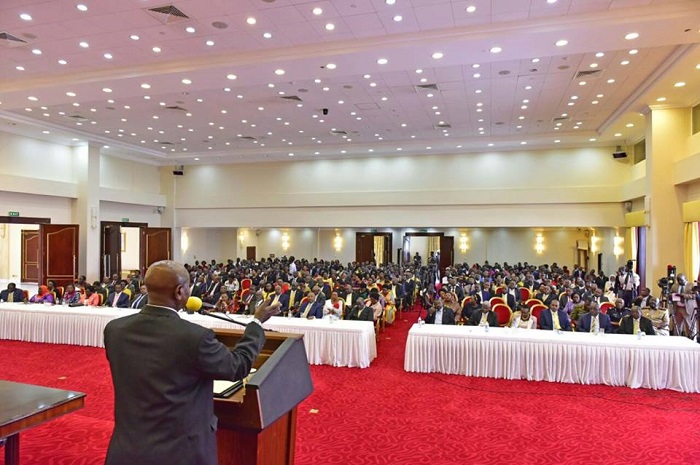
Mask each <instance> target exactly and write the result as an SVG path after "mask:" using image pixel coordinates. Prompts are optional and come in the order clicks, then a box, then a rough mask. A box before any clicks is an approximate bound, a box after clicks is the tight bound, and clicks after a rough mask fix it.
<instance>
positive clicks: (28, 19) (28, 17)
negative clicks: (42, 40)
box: [19, 13, 32, 21]
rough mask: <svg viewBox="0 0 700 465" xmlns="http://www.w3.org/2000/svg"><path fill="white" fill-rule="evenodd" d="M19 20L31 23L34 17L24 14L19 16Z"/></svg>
mask: <svg viewBox="0 0 700 465" xmlns="http://www.w3.org/2000/svg"><path fill="white" fill-rule="evenodd" d="M19 18H20V19H22V20H24V21H31V20H32V15H30V14H29V13H22V14H20V15H19Z"/></svg>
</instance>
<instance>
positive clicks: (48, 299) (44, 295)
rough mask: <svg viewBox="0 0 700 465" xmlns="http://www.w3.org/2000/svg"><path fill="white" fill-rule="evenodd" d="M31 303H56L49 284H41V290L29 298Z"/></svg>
mask: <svg viewBox="0 0 700 465" xmlns="http://www.w3.org/2000/svg"><path fill="white" fill-rule="evenodd" d="M29 302H30V303H33V304H55V303H56V301H55V300H54V296H53V294H52V293H51V292H49V288H48V286H43V285H42V286H39V290H38V292H37V293H36V294H34V295H33V296H32V298H31V299H29Z"/></svg>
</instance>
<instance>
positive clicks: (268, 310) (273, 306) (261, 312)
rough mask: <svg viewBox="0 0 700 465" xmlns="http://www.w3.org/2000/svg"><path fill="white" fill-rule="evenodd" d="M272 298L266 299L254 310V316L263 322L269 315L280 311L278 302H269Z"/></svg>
mask: <svg viewBox="0 0 700 465" xmlns="http://www.w3.org/2000/svg"><path fill="white" fill-rule="evenodd" d="M271 302H272V299H267V300H266V301H265V302H263V303H262V304H260V306H259V307H258V308H257V309H256V310H255V315H254V316H255V318H257V319H258V320H260V322H261V323H265V322H266V321H267V320H269V319H270V317H271V316H274V315H277V314H278V313H279V312H280V303H279V302H275V303H271Z"/></svg>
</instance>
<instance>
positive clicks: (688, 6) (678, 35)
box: [0, 0, 700, 164]
mask: <svg viewBox="0 0 700 465" xmlns="http://www.w3.org/2000/svg"><path fill="white" fill-rule="evenodd" d="M81 3H82V4H83V5H85V6H87V11H80V10H79V9H78V8H76V5H78V4H81ZM164 5H166V3H165V2H163V1H158V2H155V1H149V0H122V1H119V2H114V1H107V0H102V1H97V0H52V1H46V0H4V1H3V2H0V32H6V33H9V34H11V35H13V36H16V37H18V38H21V39H23V40H25V41H27V44H26V45H23V46H19V47H14V48H7V47H2V46H0V102H1V103H0V130H6V131H10V132H15V133H20V134H25V135H28V136H31V137H38V138H42V139H47V140H54V141H57V142H61V143H68V144H78V143H84V142H85V141H91V142H95V143H99V144H103V145H108V146H109V147H110V148H108V149H105V150H107V152H108V153H113V154H117V155H119V154H121V155H126V156H130V157H136V158H139V159H143V160H145V161H150V162H155V163H163V164H168V163H173V162H175V163H178V164H180V163H196V162H199V163H207V162H235V161H268V160H280V159H285V160H289V159H290V157H289V154H292V153H293V154H294V157H295V158H294V159H300V158H301V159H308V158H336V157H352V156H381V155H393V154H402V155H405V154H421V153H426V152H438V153H460V152H465V151H487V150H511V149H515V148H523V146H528V147H534V148H542V147H556V146H586V145H605V146H611V145H624V144H625V143H633V142H635V141H637V140H639V139H640V138H641V137H643V130H644V118H643V116H641V115H640V112H643V111H645V108H648V107H649V106H653V105H665V106H671V107H678V106H689V105H694V104H697V103H698V98H697V96H698V95H700V78H699V77H700V69H698V66H699V64H700V47H698V46H697V44H698V42H700V30H698V26H699V25H700V2H699V1H697V0H558V1H556V2H554V3H549V2H548V1H547V0H490V1H489V0H471V1H469V0H467V1H463V0H396V1H395V4H394V5H388V4H386V3H385V0H321V1H309V0H188V1H176V2H173V3H172V5H174V6H175V7H177V8H178V9H179V10H181V11H182V12H183V13H185V14H186V15H187V16H189V19H182V20H179V21H171V22H169V23H168V24H163V22H162V21H160V20H159V19H157V18H156V17H154V16H153V15H152V14H149V13H148V12H147V11H146V9H147V8H153V7H161V6H164ZM469 6H474V7H476V10H475V11H474V12H472V13H470V12H467V11H466V9H467V7H469ZM317 7H319V8H321V9H322V14H320V15H315V14H314V13H313V9H314V8H317ZM21 14H29V15H31V20H23V19H22V18H21V17H20V15H21ZM161 16H162V15H161ZM396 16H401V21H395V20H394V18H395V17H396ZM248 18H255V20H256V21H255V24H254V25H250V24H248V22H247V19H248ZM216 22H219V23H225V25H226V27H225V28H221V27H218V28H217V27H215V24H216ZM329 23H332V24H333V25H334V29H333V30H332V31H329V30H327V29H326V25H327V24H329ZM219 26H221V25H219ZM188 27H192V28H194V30H195V31H194V32H187V31H186V28H188ZM632 32H636V33H638V34H639V37H638V38H636V39H633V40H627V39H626V38H625V36H626V35H627V34H628V33H632ZM264 33H270V34H272V37H271V38H269V39H267V38H264V37H263V34H264ZM131 35H138V37H139V39H138V40H132V39H131V38H130V36H131ZM559 40H566V41H568V44H567V45H565V46H557V45H555V43H556V42H557V41H559ZM83 41H84V42H87V43H88V44H89V47H87V48H83V47H81V46H80V45H79V43H80V42H83ZM207 41H213V45H207V43H206V42H207ZM154 47H159V48H160V52H158V53H156V52H154V51H153V48H154ZM493 47H500V48H501V49H502V51H501V52H500V53H492V52H491V51H490V50H491V49H492V48H493ZM34 50H39V51H40V52H41V53H40V54H37V53H35V52H34ZM635 51H636V53H635ZM435 52H440V53H442V54H443V57H442V58H440V59H434V58H432V55H433V53H435ZM106 53H108V54H111V58H110V59H108V58H105V54H106ZM600 53H602V54H604V55H603V56H596V54H600ZM381 58H384V59H386V60H388V62H387V63H386V64H379V63H378V60H379V59H381ZM59 60H66V61H67V64H59ZM625 62H628V63H625ZM328 64H334V65H335V66H336V67H335V69H329V67H328V66H327V65H328ZM17 67H20V68H21V69H20V70H18V69H17ZM276 70H283V71H284V74H276ZM416 70H421V72H420V73H418V72H417V71H416ZM579 71H600V73H598V75H597V76H589V77H584V78H577V77H576V74H577V73H578V72H579ZM229 75H235V79H230V78H228V77H227V76H229ZM365 75H367V76H368V77H365ZM230 77H233V76H230ZM183 80H189V81H185V82H188V83H183ZM679 81H683V82H685V83H686V85H685V86H684V87H675V86H674V84H675V83H676V82H679ZM418 85H435V86H437V89H436V90H435V89H433V90H431V89H418V88H417V87H416V86H418ZM144 87H148V88H144ZM108 90H111V91H110V92H108ZM73 94H75V95H73ZM292 96H296V97H298V98H300V99H301V101H297V100H285V99H283V98H281V97H292ZM661 97H665V98H666V100H665V101H663V102H658V101H657V99H659V98H661ZM168 107H179V109H168ZM323 109H327V110H328V114H327V115H324V114H323ZM442 124H446V125H449V126H451V127H440V125H442ZM630 125H633V126H630ZM334 131H335V132H340V133H334ZM195 158H198V159H199V161H195Z"/></svg>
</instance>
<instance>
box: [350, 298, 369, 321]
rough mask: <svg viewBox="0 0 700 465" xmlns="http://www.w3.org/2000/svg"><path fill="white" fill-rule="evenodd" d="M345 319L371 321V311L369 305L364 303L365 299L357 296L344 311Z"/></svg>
mask: <svg viewBox="0 0 700 465" xmlns="http://www.w3.org/2000/svg"><path fill="white" fill-rule="evenodd" d="M345 319H346V320H360V321H372V319H373V311H372V308H371V307H368V306H367V305H365V300H364V299H362V298H359V299H357V300H356V301H355V303H354V304H353V306H352V308H351V309H349V310H347V311H346V312H345Z"/></svg>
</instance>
